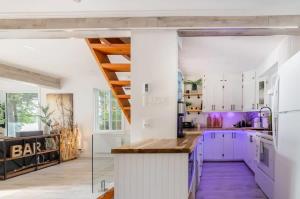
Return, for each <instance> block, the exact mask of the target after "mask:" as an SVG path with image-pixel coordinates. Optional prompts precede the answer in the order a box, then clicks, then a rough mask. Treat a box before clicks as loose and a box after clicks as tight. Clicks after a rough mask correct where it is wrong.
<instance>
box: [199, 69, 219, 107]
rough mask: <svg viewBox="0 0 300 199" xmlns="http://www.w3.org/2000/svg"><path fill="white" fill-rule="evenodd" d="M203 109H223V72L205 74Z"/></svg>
mask: <svg viewBox="0 0 300 199" xmlns="http://www.w3.org/2000/svg"><path fill="white" fill-rule="evenodd" d="M203 100H204V104H203V110H204V111H206V112H209V111H221V110H223V74H206V75H204V95H203Z"/></svg>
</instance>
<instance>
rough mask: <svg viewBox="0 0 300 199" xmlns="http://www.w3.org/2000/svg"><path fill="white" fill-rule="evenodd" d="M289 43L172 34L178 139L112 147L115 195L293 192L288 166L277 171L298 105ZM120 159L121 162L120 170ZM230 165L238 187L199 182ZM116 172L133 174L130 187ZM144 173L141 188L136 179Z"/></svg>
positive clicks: (293, 49) (294, 50) (288, 39)
mask: <svg viewBox="0 0 300 199" xmlns="http://www.w3.org/2000/svg"><path fill="white" fill-rule="evenodd" d="M297 42H298V43H299V38H298V37H293V36H268V37H181V38H179V42H178V43H179V45H178V46H179V66H180V67H179V71H180V72H179V75H178V77H179V78H178V93H179V95H178V102H179V103H178V118H177V119H178V122H177V123H178V125H177V128H178V131H177V133H178V134H177V137H178V138H179V141H178V140H177V142H174V141H172V139H162V140H148V141H147V140H146V141H144V142H142V143H139V144H133V145H129V146H123V147H120V148H115V149H113V150H112V153H113V154H114V155H115V165H119V166H116V171H117V172H116V173H117V175H116V177H115V182H116V184H115V187H116V189H118V191H117V192H116V193H117V198H118V197H119V196H123V197H125V198H126V196H127V195H128V194H129V196H130V197H131V198H135V196H137V197H138V196H139V197H140V198H141V197H142V198H147V197H148V195H149V197H150V198H154V197H155V198H159V197H163V198H180V199H181V198H186V197H187V196H188V198H199V199H200V198H210V197H214V198H223V197H225V196H226V198H276V199H283V198H285V197H284V196H287V194H297V190H296V189H295V190H293V191H292V193H291V191H290V190H289V189H291V188H292V187H296V185H291V184H286V183H285V182H289V181H291V179H292V175H293V174H292V171H291V173H290V174H289V175H284V173H285V172H283V171H284V170H285V168H289V167H291V166H292V164H290V163H289V162H288V161H284V160H283V159H281V158H280V157H278V154H280V153H285V154H284V155H285V156H284V157H290V158H291V159H293V156H291V155H292V153H290V152H288V149H290V147H291V146H288V144H286V143H288V142H287V139H293V136H294V138H296V137H295V136H296V135H294V134H293V133H292V132H293V131H295V130H291V127H292V126H296V124H297V123H296V122H294V123H291V122H288V120H290V121H292V120H295V117H293V118H287V117H291V115H292V114H296V113H297V110H298V108H297V104H296V102H297V101H298V100H299V95H298V94H295V93H290V89H292V90H296V88H293V87H296V85H297V84H296V83H293V81H294V82H296V76H297V74H298V75H299V72H300V71H299V69H297V63H298V64H299V53H298V51H299V49H300V48H299V44H298V43H297ZM219 44H222V46H221V45H219ZM237 58H238V59H237ZM245 63H247V64H245ZM297 72H298V73H297ZM279 79H280V81H279ZM279 82H280V83H279ZM148 86H149V85H148ZM150 91H151V89H150ZM279 91H280V92H279ZM146 93H147V92H146ZM146 97H147V95H146ZM290 112H291V114H287V113H290ZM284 115H287V116H286V117H285V116H284ZM278 116H279V117H278ZM284 120H287V121H284ZM144 122H146V124H147V123H148V122H149V121H144ZM284 122H285V123H284ZM149 123H150V122H149ZM287 124H289V125H287ZM147 125H150V124H147ZM286 130H289V131H290V132H289V134H288V133H285V131H286ZM282 132H284V134H283V133H282ZM287 135H289V136H290V137H289V138H287V137H285V136H287ZM295 146H296V145H295ZM280 147H282V148H280ZM293 151H296V150H293ZM124 155H125V156H124ZM129 160H130V161H129ZM143 160H144V161H143ZM145 161H146V162H145ZM295 161H297V160H295ZM133 162H135V163H136V164H133ZM123 164H124V165H127V166H126V167H125V168H124V167H122V168H121V167H120V165H123ZM170 164H171V165H172V164H174V167H172V168H170V167H169V166H168V165H170ZM231 164H233V167H232V169H236V171H239V170H241V169H242V170H246V171H245V172H246V173H247V177H245V178H244V179H243V177H242V178H240V179H239V180H240V182H241V187H240V188H239V189H236V184H235V185H234V184H233V186H234V187H235V189H233V188H234V187H230V185H229V184H230V182H227V181H226V182H225V184H224V183H223V184H222V183H221V184H220V182H217V183H216V184H219V185H220V186H221V187H216V186H214V185H210V184H212V183H210V184H209V183H207V182H209V181H210V180H212V179H211V178H209V176H206V175H207V173H208V172H207V171H209V170H212V168H214V167H216V166H217V165H219V167H220V168H222V169H223V168H227V167H228V165H231ZM236 164H238V166H236ZM133 165H134V166H133ZM146 165H147V166H146ZM210 165H211V166H210ZM210 167H212V168H210ZM157 168H160V169H157ZM222 169H221V170H220V171H221V172H222V171H223V172H224V170H222ZM186 171H188V172H186ZM220 171H218V170H213V172H220ZM136 172H137V173H136ZM249 172H250V174H249ZM125 173H127V174H126V175H125ZM133 173H134V174H133ZM145 173H148V174H145ZM149 173H150V174H149ZM123 174H124V175H125V178H129V176H130V174H133V177H131V178H130V179H131V185H126V186H125V184H126V183H125V181H124V180H125V179H124V176H123ZM234 174H236V175H240V174H239V173H238V172H236V173H234V171H233V175H234ZM248 174H249V175H248ZM219 175H220V176H219V177H220V178H222V175H224V176H223V177H226V174H225V173H223V174H222V173H221V174H219ZM242 175H243V174H242ZM126 176H127V177H126ZM155 176H160V177H155ZM147 178H149V179H150V180H149V182H147V183H146V185H145V184H143V183H141V182H142V181H143V179H147ZM214 179H215V178H214ZM235 180H236V179H235ZM146 181H147V180H146ZM146 181H144V182H146ZM174 181H175V182H176V183H175V184H174ZM243 183H246V184H245V187H243V186H242V184H243ZM247 183H248V184H247ZM171 184H173V185H171ZM186 184H188V186H186ZM249 184H251V186H249ZM135 185H136V186H137V187H139V189H137V191H136V193H135V194H133V193H132V192H131V191H129V190H133V189H134V188H132V187H131V186H135ZM166 185H168V186H167V187H166ZM130 187H131V188H130ZM147 187H151V190H153V189H155V190H157V192H155V193H153V192H151V190H149V189H148V188H147ZM202 187H203V188H202ZM134 190H135V189H134ZM138 190H140V191H138ZM163 190H166V191H163ZM209 190H210V191H209ZM233 190H234V191H233ZM166 192H168V193H169V195H168V193H166ZM145 193H146V194H145ZM147 193H148V194H147ZM170 193H172V194H173V195H172V194H170ZM118 194H120V195H118ZM130 194H131V195H130ZM132 194H133V195H132ZM144 194H145V195H144ZM146 195H147V196H146ZM139 197H138V198H139ZM288 198H294V197H293V196H290V197H288Z"/></svg>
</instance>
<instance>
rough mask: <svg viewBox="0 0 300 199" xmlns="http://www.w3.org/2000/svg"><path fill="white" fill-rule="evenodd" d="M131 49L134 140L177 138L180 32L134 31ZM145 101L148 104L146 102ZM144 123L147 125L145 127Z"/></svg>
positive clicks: (132, 127)
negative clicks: (147, 89)
mask: <svg viewBox="0 0 300 199" xmlns="http://www.w3.org/2000/svg"><path fill="white" fill-rule="evenodd" d="M131 48H132V49H131V50H132V57H131V60H132V62H131V63H132V65H131V80H132V84H131V89H132V90H131V95H132V105H131V106H132V108H131V114H132V115H131V142H136V141H141V140H144V139H148V138H176V136H177V87H178V86H177V73H178V36H177V32H176V31H175V30H136V31H133V32H132V36H131ZM145 83H148V84H149V89H150V91H149V93H148V94H144V93H143V85H144V84H145ZM145 99H146V100H145ZM144 100H145V101H146V103H143V101H144ZM144 122H146V123H147V124H148V127H144V125H143V123H144Z"/></svg>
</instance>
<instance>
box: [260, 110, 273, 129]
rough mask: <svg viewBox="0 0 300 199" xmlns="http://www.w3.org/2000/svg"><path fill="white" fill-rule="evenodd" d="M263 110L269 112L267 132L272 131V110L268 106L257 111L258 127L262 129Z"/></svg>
mask: <svg viewBox="0 0 300 199" xmlns="http://www.w3.org/2000/svg"><path fill="white" fill-rule="evenodd" d="M264 109H268V110H269V111H270V115H269V127H268V129H269V131H272V109H271V108H270V107H268V106H264V107H262V108H261V109H260V110H259V120H260V127H261V128H263V119H262V115H261V114H262V110H264Z"/></svg>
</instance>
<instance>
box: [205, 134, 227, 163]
mask: <svg viewBox="0 0 300 199" xmlns="http://www.w3.org/2000/svg"><path fill="white" fill-rule="evenodd" d="M203 146H204V147H203V153H204V156H203V158H204V160H223V134H222V133H219V132H205V133H204V141H203Z"/></svg>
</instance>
